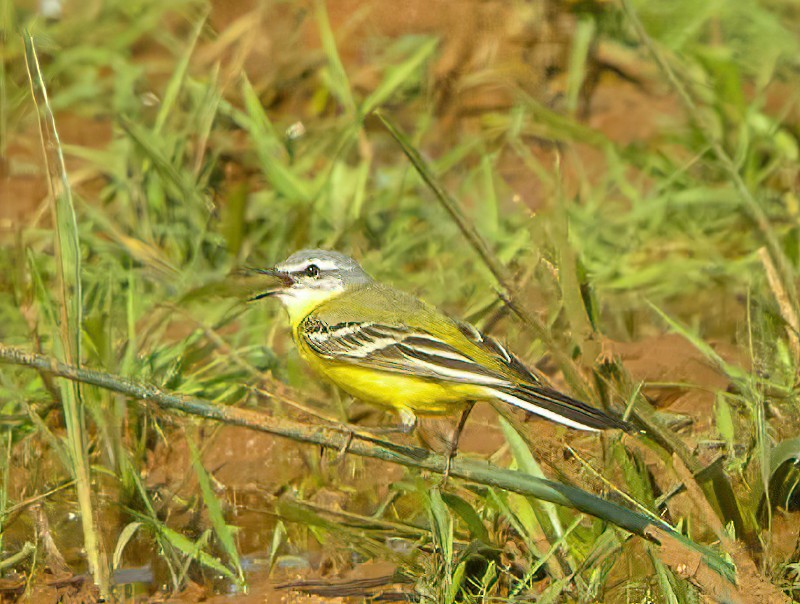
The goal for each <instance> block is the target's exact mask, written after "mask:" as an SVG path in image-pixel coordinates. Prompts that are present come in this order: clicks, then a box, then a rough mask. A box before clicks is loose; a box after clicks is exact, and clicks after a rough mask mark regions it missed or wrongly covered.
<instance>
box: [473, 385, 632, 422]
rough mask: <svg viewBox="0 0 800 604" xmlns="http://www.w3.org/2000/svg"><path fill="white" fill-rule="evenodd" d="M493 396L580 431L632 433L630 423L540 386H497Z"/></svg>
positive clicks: (493, 390) (493, 388) (492, 392)
mask: <svg viewBox="0 0 800 604" xmlns="http://www.w3.org/2000/svg"><path fill="white" fill-rule="evenodd" d="M488 390H490V391H491V394H492V396H493V397H495V398H497V399H499V400H501V401H504V402H506V403H509V404H511V405H514V406H515V407H519V408H520V409H524V410H525V411H527V412H528V413H534V414H536V415H540V416H542V417H546V418H547V419H550V420H552V421H554V422H558V423H560V424H564V425H565V426H569V427H570V428H576V429H578V430H590V431H598V430H606V429H609V428H617V429H620V430H625V431H626V432H630V431H631V430H632V427H631V425H630V424H628V423H627V422H625V421H623V420H620V419H617V418H615V417H611V416H610V415H608V414H606V413H604V412H603V411H600V410H599V409H595V408H594V407H590V406H589V405H587V404H586V403H582V402H580V401H577V400H575V399H573V398H570V397H568V396H567V395H566V394H561V393H560V392H557V391H555V390H552V389H550V388H546V387H540V386H530V385H527V384H514V385H513V386H496V387H492V388H488Z"/></svg>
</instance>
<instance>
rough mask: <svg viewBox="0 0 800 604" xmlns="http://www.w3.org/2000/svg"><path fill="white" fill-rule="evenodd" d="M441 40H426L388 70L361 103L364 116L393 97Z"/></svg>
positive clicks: (361, 111)
mask: <svg viewBox="0 0 800 604" xmlns="http://www.w3.org/2000/svg"><path fill="white" fill-rule="evenodd" d="M438 44H439V41H438V40H437V39H435V38H433V39H430V40H426V41H425V42H423V43H422V44H420V46H419V48H417V50H416V51H415V52H414V53H413V54H412V55H411V56H410V57H408V58H407V59H406V60H405V61H403V62H402V63H400V64H399V65H394V66H392V67H389V68H388V69H387V70H386V75H385V76H384V78H383V80H382V81H381V83H380V84H378V86H377V87H376V88H375V90H373V91H372V93H371V94H370V95H369V96H368V97H367V98H366V99H364V102H363V103H362V104H361V107H360V113H361V115H362V116H366V115H369V114H370V113H372V111H374V110H375V109H377V108H378V107H380V106H381V105H383V104H384V103H385V102H386V101H388V100H389V98H391V96H392V95H393V94H394V93H395V91H396V90H397V89H398V88H400V87H401V86H402V85H403V84H404V83H405V82H406V81H407V80H408V79H409V78H410V77H411V76H412V75H414V74H415V73H416V72H417V71H418V70H419V69H420V67H421V66H422V65H423V64H424V63H425V61H427V60H428V59H429V58H430V57H431V55H432V54H433V52H434V51H435V50H436V46H437V45H438Z"/></svg>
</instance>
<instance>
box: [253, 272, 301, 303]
mask: <svg viewBox="0 0 800 604" xmlns="http://www.w3.org/2000/svg"><path fill="white" fill-rule="evenodd" d="M247 272H250V273H256V274H259V275H266V276H267V277H275V278H276V279H277V280H278V282H277V283H276V284H275V285H274V286H273V287H271V288H270V289H268V290H266V291H264V292H262V293H260V294H258V295H256V296H253V297H252V298H249V299H248V300H247V301H248V302H254V301H255V300H261V299H262V298H266V297H268V296H272V295H274V294H277V293H279V292H281V291H283V290H285V289H287V288H289V287H291V286H292V284H293V283H294V281H293V280H292V277H291V276H290V275H289V273H286V272H284V271H279V270H278V269H276V268H248V269H247Z"/></svg>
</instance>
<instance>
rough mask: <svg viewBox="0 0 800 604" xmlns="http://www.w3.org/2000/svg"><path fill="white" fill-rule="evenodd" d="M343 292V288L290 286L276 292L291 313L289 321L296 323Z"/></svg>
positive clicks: (276, 295)
mask: <svg viewBox="0 0 800 604" xmlns="http://www.w3.org/2000/svg"><path fill="white" fill-rule="evenodd" d="M341 292H342V290H340V289H335V290H330V289H327V290H325V289H312V288H302V289H298V288H290V289H287V290H286V291H282V292H279V293H276V294H275V297H276V298H277V299H278V300H280V302H281V304H283V307H284V308H285V309H286V312H287V313H288V314H289V321H290V322H291V323H292V325H294V324H296V323H297V322H298V321H300V320H302V319H303V318H305V317H306V316H307V315H308V313H310V312H311V311H312V310H314V309H315V308H316V307H317V306H319V305H320V304H322V303H323V302H327V301H328V300H330V299H331V298H333V297H335V296H338V295H339V294H340V293H341Z"/></svg>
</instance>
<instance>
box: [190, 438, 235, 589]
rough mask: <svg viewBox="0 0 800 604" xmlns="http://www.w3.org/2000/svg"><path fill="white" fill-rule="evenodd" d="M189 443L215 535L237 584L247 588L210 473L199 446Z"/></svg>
mask: <svg viewBox="0 0 800 604" xmlns="http://www.w3.org/2000/svg"><path fill="white" fill-rule="evenodd" d="M187 442H188V443H189V451H190V453H191V456H192V467H193V468H194V471H195V474H197V480H198V482H199V483H200V492H201V493H202V495H203V501H204V502H205V504H206V509H207V510H208V516H209V518H210V519H211V526H212V527H213V528H214V533H215V534H216V535H217V539H219V541H220V543H221V544H222V549H223V550H225V553H226V554H227V555H228V558H229V559H230V561H231V563H232V564H233V566H234V568H235V569H236V576H237V582H238V583H239V585H240V586H241V587H242V588H245V579H244V570H243V569H242V562H241V560H240V559H239V550H238V548H237V547H236V539H235V538H234V535H233V531H232V530H231V527H230V526H228V524H227V523H226V522H225V515H224V514H223V513H222V505H221V504H220V502H219V498H217V496H216V494H215V493H214V489H212V488H211V479H210V478H209V476H208V472H206V469H205V468H204V467H203V462H202V461H201V459H200V452H199V451H198V450H197V445H195V444H194V442H193V441H192V439H189V440H188V441H187Z"/></svg>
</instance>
